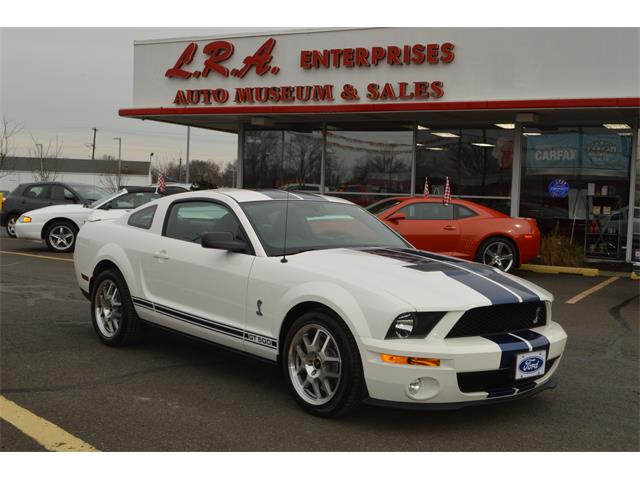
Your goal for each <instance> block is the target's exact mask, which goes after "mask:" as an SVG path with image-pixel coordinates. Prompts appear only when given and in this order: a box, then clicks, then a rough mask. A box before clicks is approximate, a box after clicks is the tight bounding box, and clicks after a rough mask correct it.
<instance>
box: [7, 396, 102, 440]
mask: <svg viewBox="0 0 640 480" xmlns="http://www.w3.org/2000/svg"><path fill="white" fill-rule="evenodd" d="M0 418H2V419H3V420H6V421H7V422H9V423H10V424H12V425H13V426H14V427H16V428H17V429H18V430H20V431H21V432H22V433H24V434H25V435H28V436H29V437H31V438H33V439H34V440H35V441H36V442H38V443H39V444H40V445H42V446H43V447H44V448H46V449H47V450H49V451H51V452H97V451H98V449H97V448H95V447H94V446H92V445H89V444H88V443H87V442H84V441H82V440H80V439H79V438H78V437H74V436H73V435H71V434H70V433H69V432H66V431H64V430H63V429H61V428H60V427H58V426H57V425H54V424H53V423H51V422H49V421H47V420H45V419H44V418H42V417H39V416H37V415H35V414H33V413H31V412H30V411H29V410H26V409H24V408H22V407H21V406H20V405H18V404H16V403H13V402H12V401H11V400H7V399H6V398H4V397H3V396H2V395H0Z"/></svg>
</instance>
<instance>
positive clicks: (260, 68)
mask: <svg viewBox="0 0 640 480" xmlns="http://www.w3.org/2000/svg"><path fill="white" fill-rule="evenodd" d="M276 44H277V41H276V39H275V38H268V39H267V40H266V41H264V42H263V43H262V44H260V45H259V46H257V48H256V50H255V51H254V52H253V53H252V54H251V55H248V56H245V57H244V58H243V57H242V56H238V55H236V54H235V46H234V43H233V42H231V41H229V40H215V41H212V42H208V43H206V44H205V45H203V46H202V48H201V46H200V45H199V44H198V43H197V42H190V43H189V44H188V45H187V46H186V47H185V48H184V50H183V51H182V52H181V53H180V55H179V56H178V58H177V60H176V62H175V64H174V65H173V66H171V67H170V68H168V69H167V70H166V72H165V73H164V75H165V77H167V79H169V80H170V81H172V82H173V81H181V80H182V81H184V80H190V83H193V81H194V80H198V81H201V82H202V83H207V80H213V79H214V78H216V77H217V78H219V79H221V78H225V79H231V78H235V79H238V81H239V80H241V79H245V78H251V75H255V76H257V77H262V78H265V77H267V76H272V77H273V78H274V81H273V82H272V83H273V85H266V86H265V85H260V86H251V85H239V86H234V87H233V88H227V87H213V88H212V87H211V86H203V88H179V89H178V90H177V91H176V93H175V96H174V98H173V102H172V103H173V104H174V105H176V106H206V105H216V104H218V105H224V104H235V105H243V104H307V103H314V104H318V103H331V102H335V101H336V98H337V97H338V96H339V98H340V99H341V101H342V103H357V102H359V101H362V100H363V98H364V99H366V101H367V102H369V103H371V102H377V101H394V100H395V101H398V100H399V101H407V100H411V101H427V100H431V99H439V98H442V97H443V96H444V95H445V84H444V81H442V80H436V79H432V80H423V79H420V80H415V81H411V82H409V81H397V82H392V81H388V79H384V80H380V81H379V82H368V83H366V84H364V85H362V86H361V85H356V84H353V83H326V82H325V83H299V84H298V83H297V84H293V85H292V84H281V83H279V82H278V81H277V79H278V74H279V73H281V69H280V67H279V66H278V65H277V60H276V58H275V57H276V54H277V48H276ZM454 59H455V45H454V44H453V43H451V42H444V43H427V44H424V43H414V44H405V45H388V46H384V47H383V46H369V47H356V48H352V47H347V48H331V49H322V50H315V49H314V50H309V49H306V50H305V49H303V50H299V53H298V59H297V61H296V63H297V65H298V68H300V69H301V70H303V71H307V72H313V71H330V70H337V69H341V68H345V69H375V68H376V67H378V66H381V65H386V66H389V67H393V68H403V67H410V66H429V65H437V64H450V63H452V62H453V61H454ZM208 83H212V82H211V81H209V82H208ZM247 83H249V81H247Z"/></svg>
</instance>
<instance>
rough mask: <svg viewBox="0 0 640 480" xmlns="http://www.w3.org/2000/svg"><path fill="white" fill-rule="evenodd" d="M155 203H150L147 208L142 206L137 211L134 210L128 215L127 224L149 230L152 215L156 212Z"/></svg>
mask: <svg viewBox="0 0 640 480" xmlns="http://www.w3.org/2000/svg"><path fill="white" fill-rule="evenodd" d="M156 207H157V205H152V206H150V207H147V208H143V209H142V210H140V211H139V212H134V213H132V214H131V215H130V216H129V220H128V221H127V224H129V225H131V226H132V227H137V228H144V229H145V230H149V229H150V228H151V224H152V223H153V217H154V216H155V214H156Z"/></svg>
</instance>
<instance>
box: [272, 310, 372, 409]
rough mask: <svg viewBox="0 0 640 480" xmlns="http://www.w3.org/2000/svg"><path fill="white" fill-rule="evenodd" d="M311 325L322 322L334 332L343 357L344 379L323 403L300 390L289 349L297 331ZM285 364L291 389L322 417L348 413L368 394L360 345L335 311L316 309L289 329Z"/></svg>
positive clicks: (283, 353)
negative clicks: (305, 396) (308, 396)
mask: <svg viewBox="0 0 640 480" xmlns="http://www.w3.org/2000/svg"><path fill="white" fill-rule="evenodd" d="M310 325H319V326H321V327H322V328H324V329H326V330H327V331H328V332H330V333H331V335H332V337H333V339H334V340H335V345H337V348H338V350H339V356H340V357H341V360H342V362H341V367H340V369H341V373H340V381H339V383H338V385H337V389H336V390H335V394H334V395H333V397H332V398H331V400H329V401H328V403H325V404H323V405H313V404H311V403H309V402H307V401H306V400H305V399H304V398H303V397H302V396H301V395H300V394H299V393H298V391H297V390H296V387H295V386H294V384H293V381H294V380H293V379H292V373H291V371H290V368H289V352H290V349H291V344H292V340H293V339H294V338H295V337H296V334H297V333H298V332H300V331H301V330H303V329H304V328H305V327H308V326H310ZM280 355H281V357H280V358H281V362H280V363H281V367H282V371H283V374H284V376H285V380H286V381H287V385H288V386H289V391H290V392H291V394H292V395H293V397H294V399H295V400H296V402H297V403H298V405H300V406H301V407H302V409H304V410H305V411H307V412H308V413H311V414H313V415H317V416H319V417H335V416H339V415H345V414H347V413H349V412H351V411H353V410H354V409H356V408H357V407H358V406H359V405H360V403H361V401H362V398H363V396H364V392H365V386H364V376H363V373H362V361H361V359H360V354H359V351H358V346H357V344H356V341H355V340H354V338H353V335H352V334H351V332H350V331H349V330H348V328H347V327H346V325H344V323H343V322H342V321H341V320H340V319H339V318H338V317H337V316H336V315H335V314H333V313H332V312H330V311H323V310H315V311H311V312H307V313H305V314H303V315H301V316H300V317H299V318H298V319H296V320H295V321H294V322H293V324H292V325H291V327H290V328H289V329H288V331H287V333H286V335H285V338H284V344H283V345H282V350H281V352H280Z"/></svg>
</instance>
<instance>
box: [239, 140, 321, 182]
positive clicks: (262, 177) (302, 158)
mask: <svg viewBox="0 0 640 480" xmlns="http://www.w3.org/2000/svg"><path fill="white" fill-rule="evenodd" d="M321 160H322V132H320V131H314V132H312V133H303V132H294V131H284V130H280V131H246V132H245V135H244V159H243V175H244V185H245V186H247V187H249V188H281V189H284V190H305V191H314V192H319V191H320V165H321Z"/></svg>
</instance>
